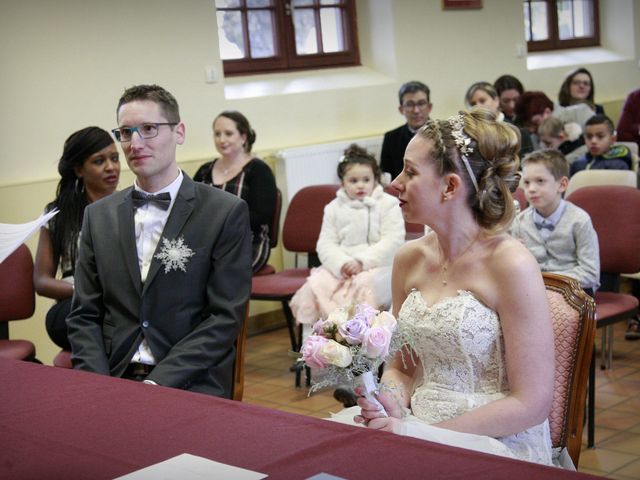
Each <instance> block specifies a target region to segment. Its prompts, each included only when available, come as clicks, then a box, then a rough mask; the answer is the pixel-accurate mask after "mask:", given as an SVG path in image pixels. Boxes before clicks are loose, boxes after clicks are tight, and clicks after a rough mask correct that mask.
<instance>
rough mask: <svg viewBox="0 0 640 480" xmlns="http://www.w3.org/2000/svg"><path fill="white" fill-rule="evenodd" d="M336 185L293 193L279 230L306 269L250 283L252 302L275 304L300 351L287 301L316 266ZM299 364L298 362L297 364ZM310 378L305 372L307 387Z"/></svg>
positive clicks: (294, 347) (298, 335)
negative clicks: (324, 219) (302, 255)
mask: <svg viewBox="0 0 640 480" xmlns="http://www.w3.org/2000/svg"><path fill="white" fill-rule="evenodd" d="M338 188H339V185H334V184H329V185H311V186H308V187H304V188H302V189H300V190H298V191H297V192H296V194H295V195H294V196H293V198H292V199H291V203H290V204H289V208H288V209H287V214H286V216H285V219H284V225H283V227H282V244H283V246H284V248H286V249H287V250H288V251H290V252H295V253H296V255H297V254H299V253H306V254H307V265H306V267H302V268H297V267H295V268H288V269H285V270H283V271H281V272H276V273H274V274H272V275H259V276H254V277H253V278H252V280H251V300H268V301H278V302H280V303H281V304H282V310H283V311H284V316H285V319H286V321H287V327H288V329H289V338H290V340H291V349H292V350H293V351H294V352H298V351H299V350H300V344H301V343H302V329H301V328H298V329H297V330H298V331H297V332H296V324H295V318H294V317H293V313H292V312H291V308H289V300H291V298H292V297H293V295H294V294H295V293H296V292H297V291H298V289H299V288H300V287H302V285H303V284H304V282H305V281H306V280H307V277H308V276H309V273H310V272H311V267H315V266H318V265H319V261H318V258H317V253H316V243H317V242H318V237H319V236H320V227H321V226H322V217H323V215H324V207H325V206H326V205H327V204H328V203H329V202H330V201H331V200H333V199H334V198H335V196H336V191H337V190H338ZM297 363H299V362H297ZM294 371H295V373H296V386H297V387H299V386H300V377H301V371H300V368H297V366H296V368H294ZM309 381H310V377H309V372H307V383H309Z"/></svg>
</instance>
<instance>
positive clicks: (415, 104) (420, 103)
mask: <svg viewBox="0 0 640 480" xmlns="http://www.w3.org/2000/svg"><path fill="white" fill-rule="evenodd" d="M428 106H429V102H427V101H426V100H418V101H417V102H405V103H403V104H402V108H404V109H405V110H413V109H414V108H416V107H418V108H419V109H420V110H424V109H425V108H427V107H428Z"/></svg>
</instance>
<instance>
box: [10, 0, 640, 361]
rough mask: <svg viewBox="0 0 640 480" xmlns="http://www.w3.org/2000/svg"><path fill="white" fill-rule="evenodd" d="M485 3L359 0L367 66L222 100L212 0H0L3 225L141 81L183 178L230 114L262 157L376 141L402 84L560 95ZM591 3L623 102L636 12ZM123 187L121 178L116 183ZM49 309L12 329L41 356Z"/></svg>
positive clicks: (457, 92) (625, 3) (109, 121)
mask: <svg viewBox="0 0 640 480" xmlns="http://www.w3.org/2000/svg"><path fill="white" fill-rule="evenodd" d="M483 3H484V7H483V8H482V9H481V10H462V11H443V10H442V9H441V2H440V1H439V0H429V1H425V0H357V10H358V29H359V38H360V48H361V56H362V61H363V67H362V68H354V69H331V70H318V71H314V72H300V73H295V74H276V75H262V76H257V77H251V78H250V80H252V81H253V82H254V85H258V86H261V85H262V86H265V88H266V87H268V88H271V89H272V90H271V91H273V92H276V93H272V94H271V95H266V96H249V97H247V98H242V99H237V100H227V99H226V98H225V87H227V88H230V87H234V88H236V87H238V88H241V87H242V86H243V84H244V83H246V82H245V79H238V78H234V79H224V78H221V81H220V82H218V83H215V84H207V83H205V78H204V67H205V66H206V65H213V66H214V67H216V68H218V71H219V72H221V67H222V64H221V61H220V58H219V55H218V39H217V36H216V26H215V13H214V2H213V1H212V0H183V1H175V0H138V1H136V2H131V1H125V0H110V1H104V0H53V1H52V0H2V3H1V4H0V68H1V69H2V73H1V74H0V86H1V88H0V106H1V107H2V116H1V117H0V132H1V133H0V135H2V141H1V142H0V167H1V171H2V176H1V177H0V222H15V223H17V222H24V221H27V220H30V219H32V218H35V217H36V216H37V215H38V214H39V213H40V212H41V211H42V208H43V206H44V205H45V204H46V203H47V202H48V201H50V200H51V199H52V198H53V195H54V191H55V185H56V163H57V160H58V158H59V155H60V153H61V151H62V144H63V141H64V139H65V138H66V137H67V136H68V135H69V134H70V133H72V132H73V131H75V130H77V129H79V128H82V127H84V126H87V125H98V126H101V127H103V128H106V129H111V128H113V127H115V126H116V118H115V106H116V103H117V99H118V98H119V96H120V94H121V93H122V91H123V90H124V89H125V88H126V87H129V86H131V85H134V84H138V83H158V84H160V85H163V86H164V87H166V88H167V89H168V90H170V91H171V92H172V93H173V94H174V95H175V96H176V98H177V99H178V101H179V103H180V107H181V113H182V117H183V120H184V121H185V122H186V125H187V141H186V144H185V145H183V146H182V147H180V149H179V151H178V155H179V161H180V162H182V164H183V165H184V166H185V169H186V170H187V172H188V173H193V171H195V168H196V167H197V163H198V162H197V161H196V160H198V159H205V158H207V157H209V158H210V157H212V156H213V145H212V141H211V133H210V123H211V120H212V119H213V117H214V116H215V115H216V114H217V113H218V112H220V111H221V110H223V109H226V108H236V109H238V110H240V111H242V112H243V113H245V114H246V115H247V117H248V118H249V119H250V120H251V122H252V123H253V125H254V127H255V130H256V131H257V133H258V138H257V143H256V149H257V151H258V152H260V153H267V152H271V151H276V150H278V149H281V148H285V147H290V146H296V145H305V144H312V143H323V142H331V141H336V140H342V139H348V138H361V137H369V136H372V135H379V134H382V133H383V132H384V131H386V130H388V129H390V128H393V127H395V126H397V125H399V124H400V123H401V122H402V117H401V116H400V114H399V113H398V112H397V96H396V95H397V93H396V92H397V89H398V87H399V86H400V84H401V83H402V82H404V81H406V80H411V79H418V80H422V81H424V82H426V83H427V84H428V85H429V86H430V87H431V89H432V100H433V103H434V111H433V116H434V117H444V116H448V115H449V114H451V113H453V112H455V111H456V110H458V109H460V108H462V107H463V95H464V92H465V91H466V88H467V87H468V86H469V85H470V84H471V83H472V82H475V81H478V80H487V81H493V80H495V78H497V77H498V76H499V75H501V74H503V73H511V74H514V75H516V76H517V77H519V78H520V79H521V80H522V81H523V83H524V84H525V86H526V87H527V88H529V89H536V90H543V91H545V92H546V93H547V94H548V95H549V97H551V98H552V99H555V98H556V95H557V91H558V88H559V86H560V83H561V81H562V78H563V77H564V75H565V73H566V72H567V71H568V70H570V68H569V67H556V68H551V69H542V70H535V71H529V70H527V64H526V59H525V58H524V57H523V58H518V57H517V56H516V44H517V43H522V42H524V38H523V26H522V6H521V2H520V1H517V0H484V2H483ZM600 5H601V9H602V10H603V12H602V15H601V17H602V24H603V35H602V38H603V44H604V46H605V47H609V48H613V49H617V51H618V52H619V53H620V52H621V55H620V58H621V59H619V60H617V61H613V62H606V63H589V62H587V63H586V64H585V66H587V67H588V68H589V69H590V70H591V71H592V73H593V75H594V77H595V82H596V86H597V95H596V97H597V100H598V102H608V101H620V100H622V99H624V97H625V96H626V94H627V93H628V92H629V91H630V90H632V89H633V88H638V87H639V86H640V71H639V68H638V59H639V56H638V52H639V51H640V38H638V37H639V36H640V35H639V34H638V32H640V6H639V4H638V2H634V1H633V0H615V1H611V0H609V1H606V0H605V1H601V2H600ZM277 92H281V93H277ZM291 92H295V93H291ZM187 161H190V162H187ZM185 162H187V163H185ZM130 182H131V176H130V174H125V175H123V178H122V182H121V185H127V184H130ZM29 245H30V246H31V247H33V246H34V245H35V240H32V241H31V242H29ZM46 305H47V303H46V301H42V300H39V310H38V314H37V315H36V317H34V319H32V320H29V321H25V322H21V323H19V324H16V326H15V327H13V328H12V330H13V332H14V333H15V335H20V334H23V336H27V337H31V338H34V337H35V339H36V340H37V342H38V343H37V346H38V349H39V350H40V351H43V350H44V351H45V352H47V353H46V354H44V355H43V356H42V358H43V359H45V361H48V360H49V359H50V355H49V354H50V353H51V352H53V351H54V350H53V348H52V345H51V344H50V343H47V342H48V340H47V339H46V335H45V334H44V329H43V327H42V323H43V320H42V314H43V312H44V311H45V307H46ZM23 325H24V326H23Z"/></svg>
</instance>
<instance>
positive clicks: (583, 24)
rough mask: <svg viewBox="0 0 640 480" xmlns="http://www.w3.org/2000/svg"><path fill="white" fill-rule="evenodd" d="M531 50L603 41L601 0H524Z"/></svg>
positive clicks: (525, 23) (525, 19) (584, 44)
mask: <svg viewBox="0 0 640 480" xmlns="http://www.w3.org/2000/svg"><path fill="white" fill-rule="evenodd" d="M523 7H524V31H525V37H526V39H527V49H528V50H529V51H530V52H539V51H543V50H558V49H562V48H578V47H595V46H599V45H600V22H599V16H598V0H524V3H523Z"/></svg>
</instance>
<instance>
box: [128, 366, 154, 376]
mask: <svg viewBox="0 0 640 480" xmlns="http://www.w3.org/2000/svg"><path fill="white" fill-rule="evenodd" d="M154 368H155V365H147V364H146V363H130V364H129V366H128V367H127V370H126V371H125V374H126V375H127V376H133V377H139V376H144V375H149V374H150V373H151V372H152V371H153V369H154Z"/></svg>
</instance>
